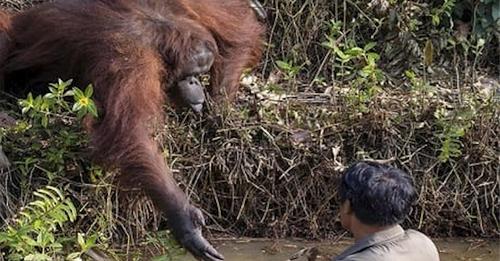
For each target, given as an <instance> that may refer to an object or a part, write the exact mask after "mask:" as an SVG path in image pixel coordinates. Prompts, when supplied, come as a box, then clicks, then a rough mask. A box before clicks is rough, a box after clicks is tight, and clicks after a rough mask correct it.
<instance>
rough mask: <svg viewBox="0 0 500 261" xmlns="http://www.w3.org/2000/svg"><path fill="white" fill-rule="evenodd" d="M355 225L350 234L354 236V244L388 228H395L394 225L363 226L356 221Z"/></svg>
mask: <svg viewBox="0 0 500 261" xmlns="http://www.w3.org/2000/svg"><path fill="white" fill-rule="evenodd" d="M355 223H356V224H355V225H353V226H352V227H351V232H352V235H353V236H354V241H356V242H358V241H359V240H361V239H363V238H365V237H367V236H369V235H371V234H374V233H377V232H380V231H383V230H386V229H389V228H391V227H394V226H395V225H389V226H371V225H365V224H363V223H361V222H359V221H357V222H355Z"/></svg>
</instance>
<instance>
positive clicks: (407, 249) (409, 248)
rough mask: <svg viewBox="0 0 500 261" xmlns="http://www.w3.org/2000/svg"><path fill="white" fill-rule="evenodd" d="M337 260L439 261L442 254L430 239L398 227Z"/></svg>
mask: <svg viewBox="0 0 500 261" xmlns="http://www.w3.org/2000/svg"><path fill="white" fill-rule="evenodd" d="M333 261H439V254H438V251H437V248H436V246H435V245H434V243H433V242H432V241H431V240H430V239H429V238H428V237H427V236H425V235H424V234H422V233H420V232H418V231H416V230H411V229H409V230H406V231H405V230H403V228H402V227H401V226H399V225H396V226H393V227H390V228H388V229H386V230H383V231H379V232H377V233H374V234H371V235H369V236H367V237H365V238H363V239H361V240H359V241H358V242H356V243H354V245H353V246H351V247H349V248H348V249H347V250H345V251H344V252H342V253H341V254H340V255H339V256H337V257H336V258H334V259H333Z"/></svg>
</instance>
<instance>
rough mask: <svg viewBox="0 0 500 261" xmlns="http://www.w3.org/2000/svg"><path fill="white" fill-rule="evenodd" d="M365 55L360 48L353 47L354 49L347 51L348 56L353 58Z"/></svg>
mask: <svg viewBox="0 0 500 261" xmlns="http://www.w3.org/2000/svg"><path fill="white" fill-rule="evenodd" d="M363 53H364V50H363V49H361V48H359V47H353V48H351V49H348V50H347V51H345V54H346V55H349V56H353V57H358V56H360V55H361V54H363Z"/></svg>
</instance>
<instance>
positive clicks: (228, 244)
mask: <svg viewBox="0 0 500 261" xmlns="http://www.w3.org/2000/svg"><path fill="white" fill-rule="evenodd" d="M433 240H434V242H435V243H436V245H437V247H438V250H439V254H440V258H441V261H456V260H458V261H500V241H498V240H483V239H461V238H452V239H433ZM351 242H352V241H349V240H344V241H339V242H336V243H328V242H325V241H322V242H311V241H299V240H279V241H270V240H263V239H233V240H220V241H214V243H215V244H216V245H217V246H218V250H219V251H220V252H221V253H222V254H223V255H224V256H225V258H226V260H230V261H285V260H288V259H289V258H290V257H292V256H293V255H294V254H296V255H297V252H299V251H300V250H301V249H304V248H306V247H313V246H315V247H317V249H318V250H319V252H320V253H319V256H318V258H317V259H316V260H317V261H324V260H329V259H328V258H327V256H336V255H337V254H339V253H340V252H342V250H344V249H345V248H347V247H348V246H349V245H350V244H351ZM179 260H189V261H191V260H193V261H194V259H191V258H187V257H184V258H180V259H179ZM295 260H297V261H305V260H307V258H306V257H305V256H302V257H299V258H298V259H295Z"/></svg>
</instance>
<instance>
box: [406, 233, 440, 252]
mask: <svg viewBox="0 0 500 261" xmlns="http://www.w3.org/2000/svg"><path fill="white" fill-rule="evenodd" d="M405 234H406V237H407V239H408V241H409V242H410V243H412V244H425V245H430V246H433V247H434V248H435V247H436V246H435V245H434V242H432V240H431V239H430V238H429V237H428V236H426V235H425V234H424V233H422V232H420V231H417V230H413V229H408V230H406V231H405Z"/></svg>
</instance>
